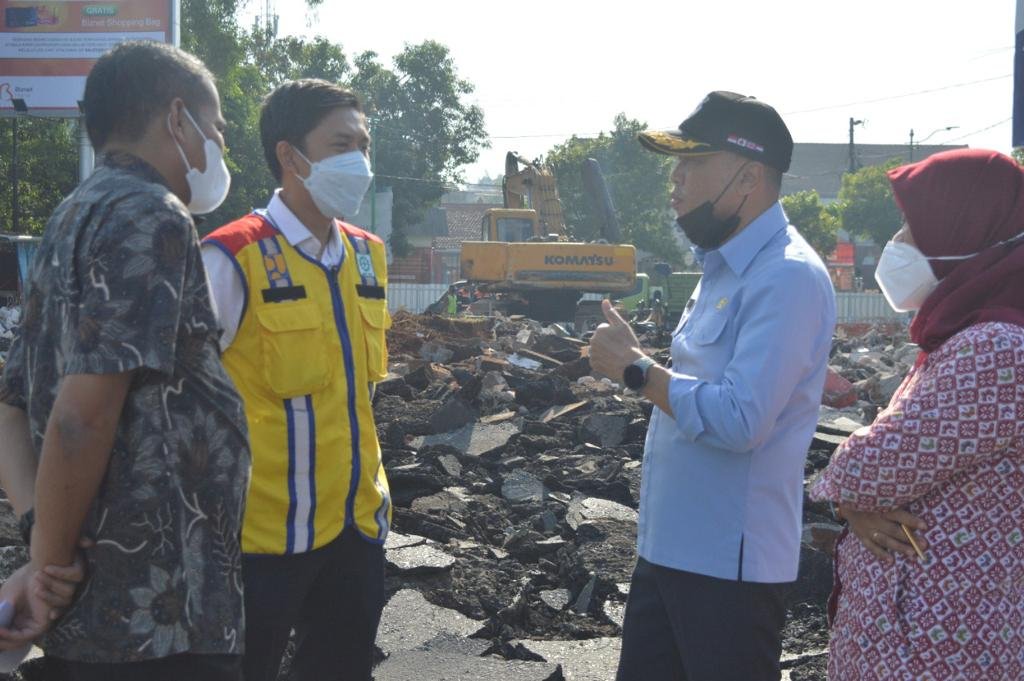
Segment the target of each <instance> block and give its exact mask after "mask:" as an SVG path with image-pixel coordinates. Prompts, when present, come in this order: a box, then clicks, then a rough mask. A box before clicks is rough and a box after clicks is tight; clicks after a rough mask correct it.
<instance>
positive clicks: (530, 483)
mask: <svg viewBox="0 0 1024 681" xmlns="http://www.w3.org/2000/svg"><path fill="white" fill-rule="evenodd" d="M641 340H642V341H643V340H644V338H643V337H642V338H641ZM389 348H390V352H391V358H392V365H391V375H389V377H388V379H387V380H385V381H384V382H383V383H381V384H380V386H379V389H378V394H377V397H376V401H375V412H376V417H377V427H378V430H379V433H380V436H381V442H382V447H383V454H384V461H385V465H386V467H387V470H388V477H389V480H390V483H391V489H392V494H393V498H394V503H395V510H394V532H395V533H396V534H395V535H393V536H392V538H391V539H390V540H389V544H388V547H389V549H388V562H389V586H390V588H391V590H392V591H393V592H394V593H395V594H396V595H395V596H394V597H393V598H397V597H398V596H399V595H401V596H402V597H403V598H411V597H412V596H410V595H409V593H410V592H413V593H415V594H418V595H419V596H420V597H422V598H424V599H425V600H426V602H428V603H429V604H431V605H432V606H433V607H435V608H438V609H439V610H434V611H432V613H433V614H432V615H431V617H432V618H433V619H432V621H433V622H434V625H433V629H432V630H431V631H433V632H434V633H435V634H436V635H437V636H440V637H441V638H440V639H437V640H433V639H432V640H431V641H426V642H423V643H418V644H416V645H414V646H413V645H411V644H410V645H407V646H406V647H405V648H403V649H402V650H401V652H402V655H403V656H402V657H398V658H394V655H395V653H396V652H398V651H397V649H394V648H392V649H390V650H389V649H387V647H386V645H382V646H381V647H382V650H383V651H384V652H385V653H386V654H389V655H391V656H392V657H389V658H388V660H389V661H388V662H387V663H385V665H384V666H382V667H381V668H380V670H381V672H382V673H383V674H384V675H383V676H382V677H381V678H412V677H411V676H410V677H405V676H401V675H399V676H391V673H392V672H391V671H390V670H392V669H396V670H397V667H398V666H399V663H400V664H401V665H405V664H407V662H408V661H415V660H416V659H418V658H417V657H416V653H422V652H424V651H435V652H437V653H438V654H439V655H442V656H443V658H444V659H445V660H446V664H450V665H456V666H457V667H458V668H459V669H462V668H463V667H462V665H467V666H465V668H466V669H470V668H472V669H474V670H477V669H478V670H479V672H476V671H474V674H475V673H479V674H482V675H484V676H485V678H508V679H513V678H516V679H518V678H551V679H557V678H567V679H580V680H583V679H587V680H589V679H594V680H595V681H596V680H598V679H611V678H612V677H613V676H614V670H615V665H616V663H617V659H618V650H619V641H620V636H621V628H620V627H621V623H622V616H623V612H624V609H625V601H626V597H627V595H628V592H629V579H630V574H631V571H632V567H633V564H634V562H635V560H636V553H635V545H636V544H635V543H636V523H637V510H636V509H637V505H638V501H639V486H640V469H641V460H642V457H643V442H644V436H645V434H646V430H647V423H648V420H649V417H650V412H651V406H650V404H649V403H648V402H646V401H645V400H642V399H640V398H639V397H637V396H634V395H631V394H628V393H627V394H624V393H623V391H622V390H621V389H620V388H619V386H617V385H615V384H614V383H612V382H611V381H609V380H608V379H603V378H600V377H596V376H592V375H591V372H590V366H589V362H588V360H587V357H586V355H587V352H586V344H585V343H584V342H582V341H579V340H576V339H574V338H571V337H569V335H568V334H567V333H565V332H564V330H563V329H561V328H560V327H558V326H557V325H551V326H548V327H543V326H541V325H540V324H538V323H536V322H534V321H532V320H529V319H525V318H517V317H511V318H505V317H500V316H499V317H492V318H472V317H470V318H444V317H434V316H416V315H410V314H406V313H404V312H403V313H398V314H397V315H396V317H395V323H394V327H393V329H392V331H391V336H390V337H389ZM650 350H651V352H652V353H653V354H654V356H655V357H656V358H659V359H664V357H665V351H661V352H658V350H657V349H656V348H650ZM916 354H917V349H916V347H915V346H913V345H911V344H908V343H907V342H906V340H905V338H900V337H898V336H886V335H883V334H881V333H879V332H877V331H872V332H869V333H868V334H867V335H866V336H863V337H857V338H846V337H845V336H844V335H843V334H842V332H839V334H838V335H837V337H836V340H835V343H834V347H833V353H832V358H831V362H830V363H831V365H832V366H831V369H832V373H833V374H834V376H835V379H839V381H841V382H840V383H838V384H836V383H835V379H832V382H831V383H830V386H829V387H830V388H831V389H832V391H833V392H835V391H836V390H837V389H838V391H839V393H840V397H841V399H839V400H835V399H833V398H832V396H831V395H826V398H825V402H826V404H824V405H823V406H822V409H821V419H820V425H819V428H818V432H817V433H816V434H815V437H814V441H813V442H812V444H811V447H810V450H809V453H808V459H807V465H806V473H807V477H808V479H809V478H810V477H812V476H813V475H814V474H815V473H816V472H817V471H819V470H820V469H821V468H822V467H824V465H825V464H826V463H827V462H828V459H829V457H830V456H831V454H832V452H833V451H834V450H835V448H836V446H837V445H838V444H839V443H840V442H842V440H843V439H844V438H845V437H846V436H848V435H849V434H850V433H851V432H853V431H854V430H856V429H857V428H859V427H861V426H862V425H863V424H865V423H869V422H870V420H871V419H872V418H873V417H874V415H875V413H876V412H877V410H878V408H879V407H880V406H883V405H884V404H885V403H886V402H887V401H888V399H889V397H890V396H891V395H892V393H893V392H894V391H895V390H896V388H897V387H898V386H899V383H900V381H901V380H902V377H903V376H904V375H905V374H906V371H907V369H908V368H909V366H910V365H911V364H912V363H913V361H914V359H915V358H916ZM830 404H831V405H834V406H829V405H830ZM804 521H805V527H804V542H803V549H802V555H801V576H800V579H799V580H798V582H797V583H796V584H795V585H794V587H793V588H792V589H791V592H790V595H789V599H788V603H787V606H788V609H789V623H788V624H787V629H786V632H785V639H784V640H785V657H784V661H783V667H784V668H785V669H786V670H787V673H788V674H789V675H790V678H793V679H824V678H825V664H826V658H825V648H826V645H827V640H828V632H827V628H826V624H825V602H826V600H827V597H828V594H829V591H830V588H831V582H832V559H831V551H832V546H833V544H834V541H835V538H836V536H837V534H838V532H839V531H840V529H841V528H840V527H839V526H838V525H837V524H836V523H835V521H834V520H833V518H832V516H831V512H830V510H829V509H828V508H827V507H824V506H823V505H821V504H815V503H812V502H811V501H810V500H809V499H807V500H805V513H804ZM396 536H397V537H399V538H398V539H396V538H395V537H396ZM410 551H419V552H421V553H419V554H417V557H416V558H415V559H410V558H409V553H408V552H410ZM389 612H391V610H388V611H386V612H385V615H384V619H385V622H386V624H387V626H389V627H390V626H395V627H396V628H401V626H402V625H403V623H407V622H408V621H409V618H408V616H407V615H405V614H402V613H400V612H398V611H395V612H394V614H393V615H389ZM392 617H393V618H394V619H391V618H392ZM465 618H469V620H470V621H472V623H473V624H472V626H469V625H466V624H465ZM472 627H475V630H474V631H472V632H471V633H468V634H467V631H468V629H469V628H472ZM427 633H429V632H427ZM425 635H426V634H424V635H423V636H425ZM423 636H420V638H423ZM460 636H462V637H465V636H469V637H470V640H471V641H473V642H474V646H473V647H467V648H459V649H454V650H453V649H452V647H451V641H452V640H453V639H457V638H458V637H460ZM459 656H466V657H471V658H474V661H473V662H472V664H473V665H475V666H472V667H470V666H468V665H470V662H469V661H468V660H461V661H459V660H460V659H461V658H459ZM477 658H479V659H477ZM392 659H397V661H396V662H394V663H392V662H391V660H392ZM481 660H486V662H483V661H481ZM502 661H503V662H504V663H505V664H510V665H512V664H516V665H521V664H523V663H533V664H541V663H546V664H548V665H555V667H556V669H554V670H553V671H550V675H549V676H544V674H546V673H549V669H548V668H547V667H543V668H542V667H530V668H526V667H512V666H510V667H508V668H502V667H500V664H499V663H500V662H502ZM456 663H457V664H456ZM496 664H497V665H498V666H495V665H496ZM412 666H413V667H414V666H415V664H412ZM454 668H455V667H452V669H454ZM385 672H386V673H385ZM395 673H397V671H396V672H395Z"/></svg>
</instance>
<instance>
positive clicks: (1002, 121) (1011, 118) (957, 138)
mask: <svg viewBox="0 0 1024 681" xmlns="http://www.w3.org/2000/svg"><path fill="white" fill-rule="evenodd" d="M1012 120H1013V116H1011V117H1009V118H1004V119H1003V120H1001V121H996V122H995V123H993V124H992V125H986V126H985V127H984V128H980V129H978V130H975V131H974V132H969V133H967V134H966V135H960V136H959V137H954V138H952V139H948V140H946V141H945V142H943V144H949V143H950V142H957V141H959V140H963V139H967V138H968V137H974V136H975V135H978V134H981V133H983V132H987V131H989V130H991V129H992V128H998V127H999V126H1000V125H1005V124H1007V123H1009V122H1010V121H1012Z"/></svg>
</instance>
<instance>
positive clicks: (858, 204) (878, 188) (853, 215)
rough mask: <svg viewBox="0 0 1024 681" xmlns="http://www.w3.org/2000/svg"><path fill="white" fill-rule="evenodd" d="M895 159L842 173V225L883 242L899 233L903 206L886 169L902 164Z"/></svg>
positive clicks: (851, 231) (840, 194)
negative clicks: (895, 193) (893, 191)
mask: <svg viewBox="0 0 1024 681" xmlns="http://www.w3.org/2000/svg"><path fill="white" fill-rule="evenodd" d="M900 163H901V161H900V160H899V159H892V160H890V161H888V162H887V163H885V164H883V165H877V166H866V167H864V168H861V169H860V170H858V171H856V172H854V173H847V174H845V175H843V181H842V186H841V187H840V189H839V204H840V206H841V207H840V220H841V225H842V228H843V229H845V230H846V231H847V232H850V233H851V234H859V235H863V236H867V237H871V238H872V239H874V241H875V242H876V243H879V244H883V243H885V242H886V241H888V240H889V238H890V237H891V236H892V235H893V234H895V233H896V230H898V229H899V228H900V224H901V223H902V222H903V216H902V214H901V213H900V209H899V208H898V207H897V206H896V201H895V200H894V199H893V195H892V185H891V184H889V177H888V176H887V175H886V171H888V170H890V169H892V168H895V167H896V166H898V165H900Z"/></svg>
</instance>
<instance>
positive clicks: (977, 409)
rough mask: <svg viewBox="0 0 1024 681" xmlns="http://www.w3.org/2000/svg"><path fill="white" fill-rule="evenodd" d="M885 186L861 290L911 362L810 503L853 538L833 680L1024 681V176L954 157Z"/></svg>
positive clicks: (846, 552)
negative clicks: (904, 325) (884, 234)
mask: <svg viewBox="0 0 1024 681" xmlns="http://www.w3.org/2000/svg"><path fill="white" fill-rule="evenodd" d="M889 179H890V181H891V182H892V186H893V193H894V195H895V197H896V202H897V203H898V204H899V206H900V208H901V209H902V210H903V215H904V217H905V224H904V226H903V228H902V229H901V230H900V231H899V232H897V234H896V235H895V236H894V237H893V241H891V242H890V243H889V244H887V245H886V247H885V250H884V251H883V254H882V257H881V258H880V259H879V265H878V272H877V273H876V275H875V276H876V278H877V279H878V281H879V284H880V286H881V287H882V290H883V292H884V293H885V295H886V297H887V298H888V299H889V302H890V304H892V305H893V307H894V308H896V309H898V310H907V311H909V310H916V311H917V313H916V315H915V317H914V320H913V322H912V323H911V326H910V334H911V339H912V340H913V341H914V342H916V343H917V344H918V345H919V346H920V347H921V354H920V356H919V358H918V361H917V364H916V365H915V366H914V368H913V369H912V370H911V371H910V373H909V375H908V376H907V377H906V379H905V381H904V382H903V385H902V386H901V387H900V389H899V390H898V391H897V393H896V394H895V395H894V396H893V398H892V401H891V402H890V403H889V406H888V407H887V408H886V409H885V410H884V411H882V412H881V413H880V414H879V415H878V418H877V419H876V420H875V422H874V423H872V424H871V425H870V426H867V427H865V428H862V429H860V430H859V431H857V432H856V433H854V435H853V436H851V437H850V438H849V439H848V440H847V441H846V442H845V443H844V444H843V445H841V446H840V447H839V449H838V450H837V451H836V453H835V455H834V456H833V458H832V461H831V462H830V463H829V465H828V466H827V467H826V468H825V470H824V471H822V473H821V475H820V477H819V478H818V479H817V480H816V481H815V482H814V484H813V485H812V488H811V496H812V497H814V498H816V499H827V500H830V501H833V502H835V503H836V504H838V507H839V511H840V514H841V515H843V516H844V517H845V518H847V519H848V520H849V523H850V532H844V533H843V534H842V535H841V537H840V540H839V542H838V544H837V547H836V585H835V590H834V591H833V594H832V599H831V602H830V611H831V612H830V614H832V615H833V617H832V638H831V642H830V646H829V648H830V656H829V678H830V679H832V680H833V681H847V680H854V679H856V680H858V681H860V680H870V679H878V680H880V681H881V680H884V681H890V680H894V679H908V680H909V679H913V680H915V681H916V680H917V679H935V680H945V679H961V678H963V679H992V680H996V679H1007V680H1018V679H1024V530H1022V528H1024V170H1022V169H1021V167H1019V166H1018V165H1017V164H1016V163H1015V162H1014V161H1013V160H1012V159H1010V158H1008V157H1007V156H1004V155H1002V154H999V153H996V152H992V151H981V150H958V151H952V152H946V153H943V154H937V155H935V156H932V157H930V158H928V159H927V160H925V161H922V162H920V163H915V164H912V165H908V166H903V167H901V168H897V169H895V170H892V171H890V173H889ZM911 536H913V537H914V539H915V541H916V543H917V544H918V548H919V549H920V550H921V555H920V556H919V555H918V553H917V551H916V550H915V549H914V548H913V547H912V546H911V544H910V543H909V539H910V537H911Z"/></svg>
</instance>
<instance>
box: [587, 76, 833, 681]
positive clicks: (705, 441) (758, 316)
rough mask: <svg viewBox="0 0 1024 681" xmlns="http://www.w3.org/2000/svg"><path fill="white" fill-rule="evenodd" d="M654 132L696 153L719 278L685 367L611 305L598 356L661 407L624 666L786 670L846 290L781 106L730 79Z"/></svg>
mask: <svg viewBox="0 0 1024 681" xmlns="http://www.w3.org/2000/svg"><path fill="white" fill-rule="evenodd" d="M640 141H641V143H643V144H644V146H645V147H647V148H648V149H650V150H653V151H656V152H659V153H665V154H671V155H674V156H677V157H678V163H677V165H676V167H675V168H674V170H673V172H672V183H673V191H672V206H673V208H674V209H675V211H676V213H677V215H678V216H679V218H678V223H679V226H680V227H681V228H682V229H683V231H684V232H685V233H686V235H687V237H688V238H689V239H690V241H692V242H693V243H694V244H695V249H694V250H695V253H696V255H697V257H698V259H699V260H700V261H701V262H702V264H703V268H704V276H703V278H702V280H701V283H700V285H699V286H698V287H697V290H696V291H695V292H694V294H693V297H692V298H691V299H690V301H689V303H688V304H687V306H686V311H685V312H684V313H683V316H682V319H681V320H680V321H679V324H678V326H677V327H676V329H675V332H674V333H673V340H672V351H671V354H672V365H671V367H670V368H665V367H661V366H658V365H656V364H654V362H653V360H651V359H649V358H647V357H645V356H644V355H643V353H642V351H641V350H640V348H639V343H638V342H637V340H636V337H635V335H634V334H633V332H632V330H631V329H630V327H629V325H628V324H626V323H625V322H624V321H623V320H622V319H621V317H619V316H618V314H617V313H616V312H615V311H614V310H613V309H612V308H611V305H610V304H609V303H608V302H605V314H606V316H607V318H608V324H606V325H602V327H601V328H599V329H598V331H597V332H596V333H595V334H594V338H593V340H592V342H591V354H590V361H591V365H592V366H593V368H594V369H595V370H596V371H598V372H600V373H602V374H605V375H607V376H609V377H611V378H613V379H615V380H621V381H623V382H624V383H625V384H626V385H627V386H629V387H631V388H633V389H635V390H638V391H640V392H642V394H643V395H644V396H645V397H647V398H648V399H650V400H651V401H652V402H653V403H654V405H655V407H656V408H655V409H654V411H653V414H652V416H651V423H650V428H649V430H648V433H647V442H646V445H645V448H644V463H643V465H644V467H643V482H642V485H641V492H640V497H641V498H640V523H639V529H638V552H639V556H640V557H639V560H638V563H637V567H636V571H635V572H634V575H633V581H632V585H631V590H630V596H629V602H628V604H627V606H626V616H625V622H624V625H623V650H622V657H621V660H620V663H619V674H618V679H619V681H627V680H630V681H631V680H633V679H645V680H652V681H656V680H660V679H688V680H690V681H707V680H722V681H726V680H732V679H735V680H736V681H762V680H765V681H767V680H769V679H770V680H772V681H775V680H777V679H779V677H780V670H779V657H780V653H781V633H782V626H783V624H784V622H785V609H784V605H783V585H785V584H786V583H789V582H792V581H794V580H795V579H796V576H797V566H798V563H799V553H800V534H801V511H802V508H801V507H802V502H803V471H804V459H805V457H806V454H807V448H808V446H809V445H810V442H811V438H812V437H813V433H814V429H815V425H816V423H817V418H818V407H819V405H820V403H821V394H822V389H823V387H824V382H825V372H826V368H827V363H828V357H829V351H830V349H831V341H832V332H833V329H834V326H835V297H834V293H833V290H832V285H831V282H830V280H829V277H828V273H827V271H826V269H825V266H824V265H823V264H822V262H821V259H820V258H819V257H818V255H817V254H816V253H815V252H814V250H813V249H812V248H811V247H810V246H809V245H808V244H807V242H806V241H805V240H804V239H803V237H802V236H800V234H799V233H798V232H797V230H796V229H794V228H793V227H792V226H790V225H789V224H788V221H787V218H786V215H785V213H784V212H783V210H782V206H781V205H780V204H779V202H778V198H779V188H780V185H781V179H782V173H784V172H785V171H786V170H788V169H789V161H790V157H791V155H792V149H793V141H792V137H791V136H790V134H789V130H788V129H787V128H786V125H785V123H784V122H783V121H782V119H781V117H779V115H778V113H776V111H775V110H774V109H773V108H771V107H770V106H767V105H766V104H764V103H762V102H759V101H757V100H756V99H754V98H752V97H744V96H741V95H737V94H734V93H729V92H713V93H711V94H709V95H708V96H707V98H705V100H704V101H703V102H702V103H701V105H700V106H699V107H698V108H697V110H696V111H695V112H694V113H693V114H691V115H690V117H689V118H687V119H686V120H685V121H684V122H683V123H682V124H681V125H680V126H679V130H678V131H671V132H647V133H643V134H642V135H641V137H640Z"/></svg>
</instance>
